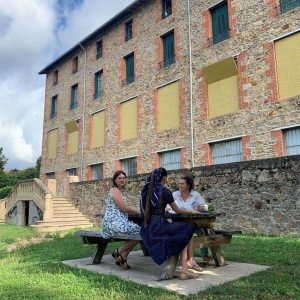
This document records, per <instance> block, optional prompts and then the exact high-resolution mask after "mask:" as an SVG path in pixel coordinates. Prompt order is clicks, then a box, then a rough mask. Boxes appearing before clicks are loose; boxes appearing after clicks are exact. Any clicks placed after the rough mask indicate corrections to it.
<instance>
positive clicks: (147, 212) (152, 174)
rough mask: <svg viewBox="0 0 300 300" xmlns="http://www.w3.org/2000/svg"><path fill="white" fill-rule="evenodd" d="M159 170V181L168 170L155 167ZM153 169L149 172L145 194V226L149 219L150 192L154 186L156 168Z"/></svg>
mask: <svg viewBox="0 0 300 300" xmlns="http://www.w3.org/2000/svg"><path fill="white" fill-rule="evenodd" d="M157 169H159V171H160V178H159V181H161V180H162V179H163V177H164V176H167V175H168V172H167V170H166V169H165V168H162V167H160V168H157ZM157 169H155V170H153V171H152V172H151V180H150V183H149V186H148V191H147V196H146V209H145V221H144V223H145V226H147V223H148V221H149V219H150V215H151V204H150V203H151V199H152V192H153V188H154V183H155V171H156V170H157Z"/></svg>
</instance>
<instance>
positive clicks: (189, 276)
mask: <svg viewBox="0 0 300 300" xmlns="http://www.w3.org/2000/svg"><path fill="white" fill-rule="evenodd" d="M182 274H184V276H182ZM199 276H200V274H197V273H194V272H191V271H188V272H187V273H186V272H181V274H180V277H179V278H180V280H188V279H197V278H198V277H199Z"/></svg>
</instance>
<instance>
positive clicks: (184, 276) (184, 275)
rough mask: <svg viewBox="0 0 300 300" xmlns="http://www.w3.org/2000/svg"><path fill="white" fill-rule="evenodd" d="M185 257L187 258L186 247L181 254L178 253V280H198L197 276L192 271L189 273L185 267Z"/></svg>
mask: <svg viewBox="0 0 300 300" xmlns="http://www.w3.org/2000/svg"><path fill="white" fill-rule="evenodd" d="M187 257H188V246H186V247H185V248H184V249H183V250H182V251H181V252H180V259H181V275H180V279H182V280H184V279H194V278H198V277H199V274H198V273H194V272H192V271H189V269H188V266H187Z"/></svg>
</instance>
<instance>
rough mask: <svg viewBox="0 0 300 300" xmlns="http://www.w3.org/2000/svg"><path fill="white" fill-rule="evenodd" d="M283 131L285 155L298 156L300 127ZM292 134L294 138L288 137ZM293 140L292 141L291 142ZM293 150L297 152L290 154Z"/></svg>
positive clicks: (299, 152)
mask: <svg viewBox="0 0 300 300" xmlns="http://www.w3.org/2000/svg"><path fill="white" fill-rule="evenodd" d="M282 131H283V137H284V147H285V155H286V156H290V155H299V154H300V127H292V128H288V129H284V130H282ZM293 133H294V136H288V135H291V134H293ZM295 136H296V138H295ZM291 139H293V140H291ZM294 140H296V141H299V142H298V144H297V143H293V141H294ZM294 149H296V150H299V151H296V153H291V151H293V150H294ZM293 152H294V151H293Z"/></svg>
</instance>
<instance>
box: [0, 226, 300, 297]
mask: <svg viewBox="0 0 300 300" xmlns="http://www.w3.org/2000/svg"><path fill="white" fill-rule="evenodd" d="M39 235H40V234H38V233H36V232H35V231H33V230H31V229H30V228H28V227H16V226H13V225H6V224H4V225H0V299H1V300H19V299H26V300H28V299H29V300H35V299H36V300H41V299H47V300H50V299H53V300H54V299H55V300H59V299H64V300H66V299H72V300H73V299H74V300H75V299H80V300H81V299H89V300H91V299H97V300H98V299H130V300H135V299H172V300H173V299H174V300H175V299H247V300H248V299H260V300H265V299H266V300H268V299H276V300H277V299H300V288H299V284H298V282H299V278H300V240H299V238H282V237H263V236H251V235H237V236H234V237H233V240H232V243H231V244H229V245H224V246H222V250H223V252H224V253H225V257H226V259H227V260H232V261H237V262H246V263H254V264H261V265H268V266H271V268H269V269H268V270H266V271H262V272H258V273H255V274H252V275H250V276H248V277H245V278H240V279H238V280H235V281H231V282H228V283H225V284H223V285H221V286H217V287H211V288H209V289H207V290H205V291H203V292H200V293H198V294H197V295H190V296H181V295H178V294H177V293H175V292H168V291H166V290H163V289H159V288H151V287H147V286H144V285H139V284H136V283H134V282H131V281H125V280H123V279H120V278H119V277H117V276H114V275H101V274H96V273H93V272H90V271H87V270H83V269H79V268H71V267H69V266H67V265H64V264H62V263H61V261H62V260H68V259H76V258H83V257H89V256H91V255H92V253H93V251H94V249H95V245H84V244H83V243H82V242H81V239H80V238H79V237H78V236H74V234H73V231H70V232H68V233H67V234H66V235H64V236H63V235H60V234H55V235H53V236H51V234H47V236H48V237H50V236H51V237H53V240H52V241H44V242H42V243H39V244H29V245H27V246H23V247H19V248H17V249H16V250H13V251H10V252H8V251H7V249H8V248H9V247H10V246H11V244H12V243H16V242H17V241H22V240H29V239H30V237H32V236H39ZM116 247H117V245H116V244H109V247H108V249H107V253H110V252H112V251H113V249H115V248H116Z"/></svg>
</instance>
